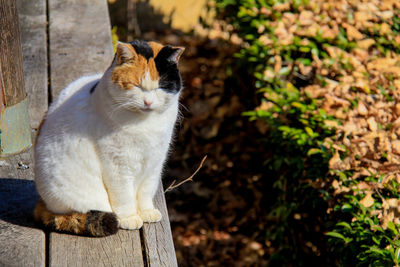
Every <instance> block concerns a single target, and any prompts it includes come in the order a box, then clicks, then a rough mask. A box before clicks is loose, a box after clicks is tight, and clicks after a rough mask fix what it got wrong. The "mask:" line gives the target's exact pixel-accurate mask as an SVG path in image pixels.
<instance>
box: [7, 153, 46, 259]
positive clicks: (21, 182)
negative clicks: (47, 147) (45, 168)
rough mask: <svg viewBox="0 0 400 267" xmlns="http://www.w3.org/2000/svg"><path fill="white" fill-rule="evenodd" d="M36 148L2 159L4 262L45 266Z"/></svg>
mask: <svg viewBox="0 0 400 267" xmlns="http://www.w3.org/2000/svg"><path fill="white" fill-rule="evenodd" d="M32 158H33V157H32V149H30V150H29V151H26V152H24V153H21V154H19V155H15V156H13V157H9V158H7V159H0V266H45V254H46V253H45V234H44V232H43V231H42V230H40V229H35V227H36V226H35V224H34V222H33V218H32V211H33V208H34V206H35V204H36V203H37V201H38V198H39V196H38V194H37V193H36V189H35V185H34V182H33V160H32Z"/></svg>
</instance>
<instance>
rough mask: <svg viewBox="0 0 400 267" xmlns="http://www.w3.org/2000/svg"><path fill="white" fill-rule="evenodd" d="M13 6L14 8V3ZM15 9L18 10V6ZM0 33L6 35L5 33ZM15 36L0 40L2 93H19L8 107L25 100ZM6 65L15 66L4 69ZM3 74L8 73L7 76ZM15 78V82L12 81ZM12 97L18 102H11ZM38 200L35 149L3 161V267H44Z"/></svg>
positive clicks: (0, 10) (0, 12)
mask: <svg viewBox="0 0 400 267" xmlns="http://www.w3.org/2000/svg"><path fill="white" fill-rule="evenodd" d="M38 1H39V0H38ZM11 2H13V5H14V4H15V3H14V1H11ZM43 2H44V0H43ZM5 6H6V5H5V1H4V0H1V1H0V21H4V19H5V17H4V16H5V15H6V14H7V15H10V14H11V15H12V17H11V20H12V23H11V24H10V25H9V26H8V27H10V26H13V27H15V25H17V23H18V20H16V18H17V14H16V12H11V11H10V10H9V9H8V10H5ZM13 7H14V9H15V5H14V6H13ZM44 14H45V13H44ZM0 25H1V23H0ZM23 26H24V25H23ZM0 31H1V32H4V29H3V30H1V29H0ZM14 34H17V37H16V38H15V37H13V36H12V35H9V36H4V35H3V34H1V36H0V47H1V49H0V54H1V55H2V56H1V58H0V65H1V68H0V69H1V71H0V72H2V73H3V78H4V79H0V80H2V82H0V84H1V85H0V90H1V91H3V89H4V88H6V87H5V86H8V87H7V88H8V89H7V91H8V90H10V88H11V89H12V90H16V91H18V92H17V93H15V94H6V98H8V99H3V100H4V103H7V105H12V104H15V103H17V102H18V101H20V100H22V99H24V98H25V91H22V90H23V89H24V80H23V79H24V76H23V71H22V67H23V64H22V54H21V43H20V37H19V34H20V33H19V30H16V32H15V33H14ZM44 48H45V46H44ZM18 50H19V51H18ZM5 56H7V57H8V58H11V62H10V60H9V61H4V60H7V59H4V57H5ZM7 62H8V63H11V65H12V66H11V67H9V68H6V69H2V68H3V66H4V64H7ZM45 63H46V62H45ZM4 72H7V73H6V74H5V75H4ZM0 76H1V74H0ZM12 76H15V77H16V78H15V79H14V78H11V80H10V77H12ZM10 84H11V85H10ZM9 86H11V87H9ZM1 87H2V88H1ZM46 89H47V86H46ZM11 97H13V98H14V97H16V98H14V100H13V101H11ZM6 101H7V102H6ZM37 200H38V195H37V193H36V189H35V186H34V182H33V157H32V149H29V150H28V151H26V152H23V153H20V154H18V155H15V156H11V157H8V158H6V159H5V158H3V159H1V158H0V266H45V234H44V232H43V231H42V230H40V229H37V228H35V225H34V223H33V220H32V209H33V207H34V205H35V203H36V202H37Z"/></svg>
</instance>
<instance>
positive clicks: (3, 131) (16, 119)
mask: <svg viewBox="0 0 400 267" xmlns="http://www.w3.org/2000/svg"><path fill="white" fill-rule="evenodd" d="M17 17H18V12H17V7H16V4H15V0H0V48H1V49H0V72H1V74H0V87H1V91H2V93H1V94H2V96H1V100H2V103H3V104H4V105H3V104H2V105H1V106H2V108H1V114H0V156H5V155H11V154H14V153H18V152H20V151H22V150H23V149H25V148H27V147H29V146H30V145H31V140H30V128H29V117H28V105H27V102H26V101H24V100H25V99H26V93H25V85H24V73H23V61H22V50H21V38H20V30H19V23H18V20H16V19H15V18H17ZM3 106H4V107H3Z"/></svg>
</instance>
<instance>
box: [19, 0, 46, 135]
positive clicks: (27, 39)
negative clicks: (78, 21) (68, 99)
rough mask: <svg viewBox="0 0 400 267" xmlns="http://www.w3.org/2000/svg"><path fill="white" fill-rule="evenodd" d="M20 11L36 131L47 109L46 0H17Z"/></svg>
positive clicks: (31, 115) (27, 81)
mask: <svg viewBox="0 0 400 267" xmlns="http://www.w3.org/2000/svg"><path fill="white" fill-rule="evenodd" d="M17 8H18V15H19V16H18V17H19V25H21V40H22V54H23V59H24V75H25V89H26V92H27V94H28V102H29V117H30V122H31V127H32V128H33V129H37V128H38V127H39V124H40V122H41V121H42V119H43V117H44V115H45V113H46V111H47V107H48V95H47V91H48V88H47V84H48V81H47V77H48V76H47V33H46V31H47V17H46V0H35V1H32V0H17Z"/></svg>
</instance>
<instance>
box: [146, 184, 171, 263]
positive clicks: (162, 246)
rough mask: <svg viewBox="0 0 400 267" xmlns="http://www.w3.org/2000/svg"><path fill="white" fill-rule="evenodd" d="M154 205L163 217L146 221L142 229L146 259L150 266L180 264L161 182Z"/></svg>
mask: <svg viewBox="0 0 400 267" xmlns="http://www.w3.org/2000/svg"><path fill="white" fill-rule="evenodd" d="M154 205H155V206H156V207H157V208H158V209H159V210H160V212H161V214H162V219H161V222H159V223H145V224H144V225H143V229H142V230H141V231H142V233H143V243H144V248H143V249H144V252H145V257H146V258H145V260H146V262H147V264H148V266H166V267H173V266H178V263H177V260H176V254H175V248H174V243H173V239H172V233H171V226H170V223H169V218H168V211H167V205H166V202H165V196H164V190H163V187H162V185H161V184H160V186H159V187H158V190H157V193H156V196H155V198H154Z"/></svg>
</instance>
